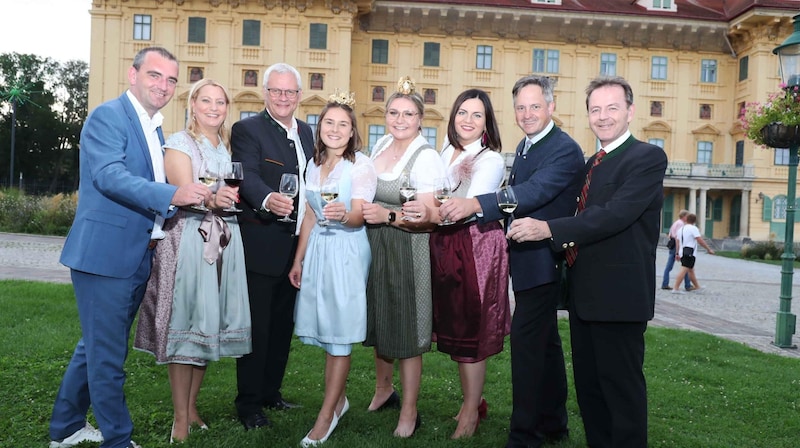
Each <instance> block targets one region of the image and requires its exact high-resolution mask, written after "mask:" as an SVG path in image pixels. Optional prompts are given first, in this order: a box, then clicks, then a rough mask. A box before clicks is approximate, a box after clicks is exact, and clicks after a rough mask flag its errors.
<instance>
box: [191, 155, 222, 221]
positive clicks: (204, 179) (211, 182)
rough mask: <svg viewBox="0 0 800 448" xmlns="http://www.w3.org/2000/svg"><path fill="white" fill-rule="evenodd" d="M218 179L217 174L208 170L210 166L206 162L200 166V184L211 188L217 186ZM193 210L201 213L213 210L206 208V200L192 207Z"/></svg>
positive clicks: (198, 178)
mask: <svg viewBox="0 0 800 448" xmlns="http://www.w3.org/2000/svg"><path fill="white" fill-rule="evenodd" d="M217 179H218V176H217V174H216V173H214V172H213V171H211V170H210V169H209V168H208V164H207V163H206V162H205V160H204V161H203V163H201V164H200V174H199V176H198V177H197V180H199V181H200V183H201V184H203V185H205V186H206V187H208V188H211V187H213V186H215V185H216V184H217ZM191 208H193V209H195V210H197V211H201V212H209V211H211V209H209V208H208V207H206V201H205V199H203V200H201V201H200V205H192V206H191Z"/></svg>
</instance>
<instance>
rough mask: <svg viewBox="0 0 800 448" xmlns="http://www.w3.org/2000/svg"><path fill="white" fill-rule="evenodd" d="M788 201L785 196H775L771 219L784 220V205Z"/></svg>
mask: <svg viewBox="0 0 800 448" xmlns="http://www.w3.org/2000/svg"><path fill="white" fill-rule="evenodd" d="M788 203H789V201H788V200H787V199H786V196H783V195H781V196H775V199H773V200H772V219H786V205H787V204H788Z"/></svg>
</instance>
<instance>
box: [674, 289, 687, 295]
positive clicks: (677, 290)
mask: <svg viewBox="0 0 800 448" xmlns="http://www.w3.org/2000/svg"><path fill="white" fill-rule="evenodd" d="M670 292H671V293H672V294H686V291H684V290H682V289H673V290H672V291H670Z"/></svg>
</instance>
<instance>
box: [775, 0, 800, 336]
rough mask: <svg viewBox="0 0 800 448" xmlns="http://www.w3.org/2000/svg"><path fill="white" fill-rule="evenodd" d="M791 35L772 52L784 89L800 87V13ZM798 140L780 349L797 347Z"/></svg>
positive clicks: (793, 147) (789, 195)
mask: <svg viewBox="0 0 800 448" xmlns="http://www.w3.org/2000/svg"><path fill="white" fill-rule="evenodd" d="M792 20H793V23H794V32H793V33H792V34H791V35H790V36H789V37H788V38H786V40H785V41H783V43H782V44H780V45H778V46H777V47H775V49H774V50H772V52H773V53H774V54H777V55H778V59H779V60H780V65H781V78H782V81H783V83H784V84H785V85H786V89H793V88H794V87H796V86H800V14H798V15H796V16H794V17H793V18H792ZM798 149H800V141H798V138H797V136H796V134H795V138H794V139H793V141H792V142H791V144H790V145H789V181H788V184H789V185H788V187H787V192H786V202H787V204H786V232H785V233H786V238H785V241H784V244H783V248H784V249H783V255H781V259H782V260H783V263H782V264H781V294H780V309H779V310H778V315H777V318H776V322H775V341H774V342H773V344H775V345H776V346H778V347H781V348H797V346H796V345H794V344H792V335H793V334H794V332H795V322H796V316H795V315H794V314H792V313H791V309H792V276H793V275H794V213H795V208H796V207H795V199H796V198H795V196H796V191H795V190H796V188H797V162H798V155H797V151H798Z"/></svg>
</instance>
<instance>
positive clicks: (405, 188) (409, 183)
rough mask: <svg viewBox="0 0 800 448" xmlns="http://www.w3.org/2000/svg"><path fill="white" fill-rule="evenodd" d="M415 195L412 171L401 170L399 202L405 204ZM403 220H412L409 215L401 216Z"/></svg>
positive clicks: (415, 184) (414, 179)
mask: <svg viewBox="0 0 800 448" xmlns="http://www.w3.org/2000/svg"><path fill="white" fill-rule="evenodd" d="M416 196H417V178H416V176H415V175H414V173H411V172H408V171H403V172H402V173H400V202H402V203H403V204H405V203H406V202H408V201H413V200H414V199H416ZM402 219H403V220H404V221H413V219H412V218H411V217H409V216H403V218H402Z"/></svg>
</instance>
